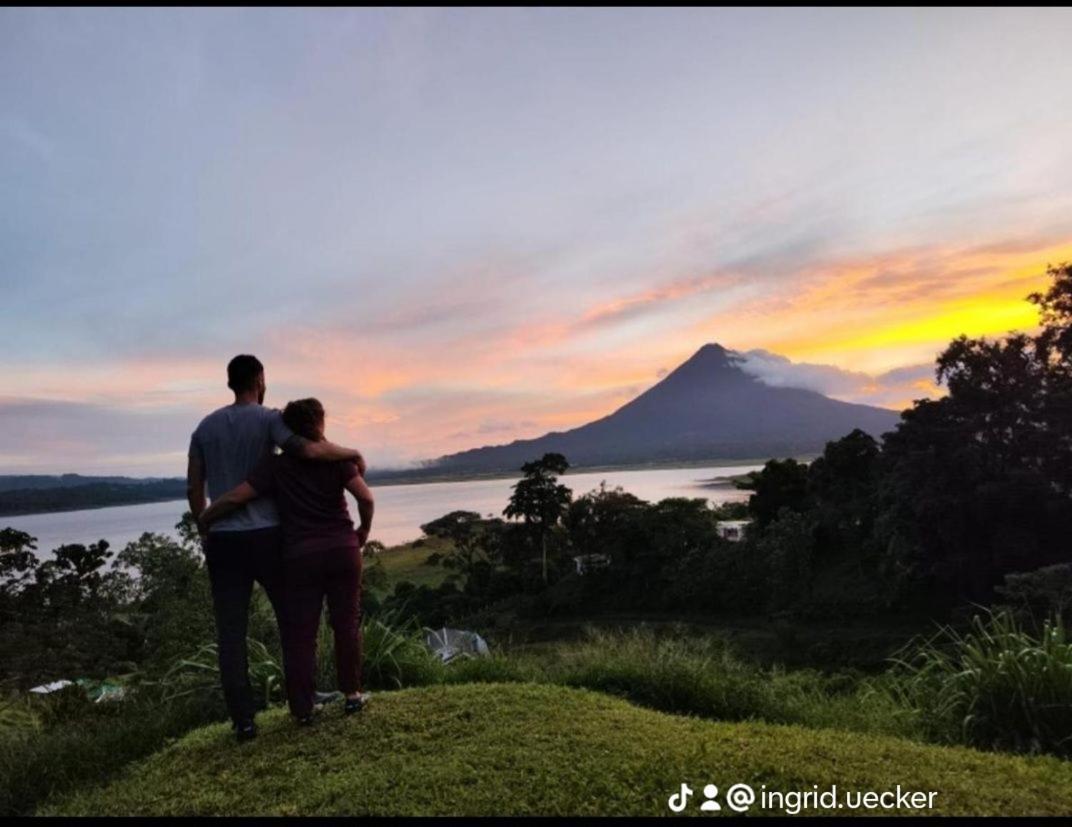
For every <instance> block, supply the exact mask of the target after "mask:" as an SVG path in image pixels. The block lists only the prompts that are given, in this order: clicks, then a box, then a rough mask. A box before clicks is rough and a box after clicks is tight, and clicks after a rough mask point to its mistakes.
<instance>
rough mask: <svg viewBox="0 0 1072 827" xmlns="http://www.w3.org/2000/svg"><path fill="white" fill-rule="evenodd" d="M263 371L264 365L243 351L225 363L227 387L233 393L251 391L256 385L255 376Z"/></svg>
mask: <svg viewBox="0 0 1072 827" xmlns="http://www.w3.org/2000/svg"><path fill="white" fill-rule="evenodd" d="M262 373H264V365H262V364H261V360H260V359H258V358H257V357H256V356H250V355H249V354H248V353H243V354H241V355H240V356H236V357H235V358H234V359H232V360H231V361H230V362H228V363H227V387H229V388H230V389H231V390H233V391H234V392H235V393H242V392H243V391H251V390H253V389H254V388H255V387H256V386H257V377H258V376H260V375H261V374H262Z"/></svg>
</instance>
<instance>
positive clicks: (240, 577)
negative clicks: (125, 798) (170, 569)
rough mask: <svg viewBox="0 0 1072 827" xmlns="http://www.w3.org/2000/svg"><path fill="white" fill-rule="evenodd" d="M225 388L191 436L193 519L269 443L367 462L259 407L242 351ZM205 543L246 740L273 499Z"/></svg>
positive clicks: (255, 376) (276, 559)
mask: <svg viewBox="0 0 1072 827" xmlns="http://www.w3.org/2000/svg"><path fill="white" fill-rule="evenodd" d="M227 386H228V387H229V388H230V389H231V390H232V391H233V392H234V403H232V404H231V405H227V406H225V407H223V408H220V409H219V410H217V411H214V412H213V413H211V414H209V415H208V416H206V417H205V418H204V419H203V420H201V423H200V424H199V425H198V426H197V429H196V430H195V431H194V433H193V436H192V437H191V439H190V452H189V465H188V466H187V471H186V493H187V499H188V500H189V503H190V511H191V512H192V513H193V516H194V519H195V520H198V519H199V518H200V517H201V513H202V512H203V511H204V510H205V506H206V503H205V486H206V483H207V485H208V495H209V496H210V497H211V498H212V499H216V498H217V497H220V496H222V495H223V494H224V493H226V492H227V491H229V490H231V489H232V488H234V487H235V486H236V485H238V484H239V483H241V482H243V481H244V480H245V479H246V477H248V476H249V474H250V472H251V471H252V470H253V468H254V467H255V466H256V465H257V464H258V463H259V462H260V460H262V459H263V458H264V457H266V456H269V455H270V454H271V453H272V452H273V446H279V447H280V448H282V449H283V450H284V451H285V452H287V453H290V454H294V455H295V456H300V457H303V458H305V459H314V460H324V461H328V462H334V461H338V460H349V461H352V462H354V463H356V464H357V468H358V472H359V473H360V474H361V475H362V476H364V473H365V460H364V458H363V457H362V456H361V453H360V452H359V451H355V450H352V449H349V448H342V447H340V446H338V445H335V444H333V443H331V442H327V441H323V442H314V441H312V440H309V439H305V438H304V437H301V436H297V435H295V434H294V432H293V431H291V430H290V428H288V427H287V426H286V425H285V424H284V423H283V419H282V416H281V415H280V413H279V411H277V410H274V409H271V408H266V407H264V405H263V402H264V394H265V391H266V389H267V385H266V384H265V380H264V365H262V364H261V362H260V360H258V359H257V358H256V357H255V356H249V355H245V354H243V355H240V356H236V357H235V358H234V359H232V360H231V361H230V363H229V364H228V365H227ZM204 548H205V558H206V560H207V562H208V573H209V581H210V583H211V585H212V603H213V609H214V610H215V614H216V637H217V642H218V645H219V664H220V682H221V683H222V684H223V694H224V699H225V700H226V702H227V711H228V713H229V714H230V716H231V720H232V722H233V724H234V729H235V735H236V736H237V738H238V740H240V741H247V740H250V739H252V738H254V737H255V736H256V734H257V730H256V726H255V725H254V722H253V716H254V707H253V692H252V688H251V687H250V683H249V665H248V652H247V650H246V630H247V628H248V624H249V603H250V597H251V595H252V593H253V583H254V581H257V582H258V583H260V584H261V587H262V588H263V589H264V590H265V592H266V593H267V595H268V599H269V600H270V601H271V603H272V608H273V609H274V610H275V612H276V617H277V620H278V618H279V613H280V607H281V603H280V594H279V591H280V586H281V571H282V533H281V530H280V527H279V515H278V514H277V513H276V508H275V503H274V502H273V501H272V500H271V499H270V498H267V497H261V498H260V499H257V500H254V501H252V502H250V503H249V504H248V505H246V506H245V507H244V508H242V509H240V510H238V511H236V512H235V513H233V514H230V515H229V516H227V517H225V518H223V519H221V520H219V521H218V522H216V523H214V524H213V525H212V526H211V528H210V530H209V533H208V535H207V536H206V537H205V538H204Z"/></svg>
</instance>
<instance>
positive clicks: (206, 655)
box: [144, 638, 286, 706]
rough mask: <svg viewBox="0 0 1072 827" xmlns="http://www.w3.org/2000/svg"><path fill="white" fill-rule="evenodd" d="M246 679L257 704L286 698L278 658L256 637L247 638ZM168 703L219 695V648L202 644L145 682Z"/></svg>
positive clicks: (220, 695) (220, 691) (281, 669)
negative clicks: (247, 678)
mask: <svg viewBox="0 0 1072 827" xmlns="http://www.w3.org/2000/svg"><path fill="white" fill-rule="evenodd" d="M246 645H247V649H248V652H249V680H250V684H251V686H252V687H253V692H254V695H255V697H256V698H257V701H258V703H259V704H261V705H264V706H270V705H272V704H277V703H281V702H282V701H284V700H285V699H286V690H285V684H284V682H283V667H282V666H281V665H280V660H279V658H278V657H276V655H275V654H274V653H273V652H272V651H271V650H270V649H269V648H268V646H267V645H266V644H264V643H262V642H261V641H259V640H254V639H252V638H247V640H246ZM144 685H145V686H147V687H153V688H155V689H157V690H158V691H159V695H160V698H161V700H163V701H164V702H167V703H170V702H172V701H176V700H179V699H185V698H190V697H199V698H204V697H207V696H215V697H218V698H222V697H223V689H222V685H221V683H220V667H219V647H218V646H217V645H216V644H215V643H206V644H204V645H202V646H201V647H200V648H198V650H197V651H196V652H194V653H193V654H192V655H190V656H189V657H186V658H180V659H179V660H177V661H176V662H175V663H174V664H173V665H172V666H171V668H169V669H168V670H167V672H165V673H164V676H163V677H162V678H161V679H160V680H159V681H152V682H146V683H145V684H144Z"/></svg>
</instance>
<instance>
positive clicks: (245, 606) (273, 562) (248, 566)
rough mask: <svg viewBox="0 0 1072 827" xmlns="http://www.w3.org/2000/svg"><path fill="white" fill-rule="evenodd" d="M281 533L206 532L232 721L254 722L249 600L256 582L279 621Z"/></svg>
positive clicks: (225, 690) (222, 676)
mask: <svg viewBox="0 0 1072 827" xmlns="http://www.w3.org/2000/svg"><path fill="white" fill-rule="evenodd" d="M282 555H283V535H282V532H281V530H280V529H279V527H278V526H277V527H274V528H262V529H258V530H256V531H215V532H210V533H209V535H208V540H207V542H206V543H205V558H206V560H207V562H208V575H209V581H210V582H211V584H212V604H213V608H214V609H215V612H216V640H217V643H218V645H219V658H220V682H221V683H222V684H223V697H224V700H225V701H226V702H227V711H228V713H229V714H230V716H231V720H232V721H234V722H235V723H236V724H237V723H245V722H248V721H251V720H253V713H254V711H255V710H254V702H253V689H252V687H251V686H250V683H249V653H248V651H247V649H246V633H247V630H248V628H249V602H250V597H251V596H252V594H253V583H254V581H256V582H258V583H260V584H261V587H262V588H263V589H264V591H265V593H266V594H267V595H268V599H269V601H271V604H272V608H273V609H274V610H275V615H276V619H277V622H278V621H279V619H280V609H281V608H282V607H281V605H280V593H281V589H282V583H283V569H282V563H283V556H282Z"/></svg>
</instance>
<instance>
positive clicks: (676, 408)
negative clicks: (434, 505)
mask: <svg viewBox="0 0 1072 827" xmlns="http://www.w3.org/2000/svg"><path fill="white" fill-rule="evenodd" d="M738 361H739V360H738V359H737V358H736V355H735V354H734V353H733V351H729V350H727V349H725V348H723V347H722V346H721V345H718V344H708V345H704V346H703V347H701V348H700V349H699V350H698V351H696V353H694V354H693V355H692V356H691V357H690V358H689V359H688V360H687V361H686V362H684V363H683V364H681V365H680V366H679V367H678V368H677V369H676V370H674V371H673V372H672V373H670V374H669V375H667V376H666V377H665V378H663V379H662V380H661V381H660V382H658V383H657V384H656V385H654V386H653V387H652V388H650V389H649V390H647V391H645V392H644V393H642V394H641V395H640V396H638V397H637V398H636V399H634V400H632V401H631V402H628V403H627V404H625V405H623V406H622V407H620V408H619V409H618V410H616V411H615V412H614V413H612V414H610V415H609V416H605V417H603V418H602V419H597V420H595V421H594V422H590V423H588V424H587V425H582V426H580V427H579V428H573V429H572V430H569V431H554V432H551V433H549V434H545V435H544V436H541V437H537V438H535V439H520V440H515V441H514V442H511V443H509V444H508V445H494V446H488V447H484V448H474V449H472V450H468V451H462V452H460V453H456V454H449V455H447V456H444V457H440V458H439V459H437V460H433V461H431V462H428V463H426V464H425V465H424V466H423V467H422V468H420V469H419V471H417V472H412V471H411V472H409V473H408V475H409V476H419V475H422V474H423V475H450V474H458V475H461V474H486V473H494V472H499V471H506V470H516V469H518V468H519V467H520V466H521V464H522V463H524V462H527V461H528V460H531V459H533V458H536V457H539V456H542V455H543V454H544V453H547V452H549V451H556V452H558V453H561V454H564V455H565V456H566V458H567V459H568V460H569V461H570V463H571V464H573V465H578V466H598V465H627V464H636V463H653V462H673V461H696V460H707V459H712V460H714V459H752V458H755V459H765V458H768V457H785V456H797V455H800V454H808V453H817V452H819V451H822V449H823V446H824V445H825V444H826V443H827V442H828V441H830V440H832V439H837V438H839V437H842V436H844V435H845V434H847V433H849V432H850V431H852V430H853V429H854V428H860V429H862V430H864V431H866V432H867V433H869V434H871V435H873V436H875V437H878V436H879V435H881V434H883V433H885V432H886V431H889V430H891V429H892V428H893V427H894V425H895V424H896V423H897V421H898V419H899V414H898V413H897V412H895V411H891V410H888V409H886V408H876V407H872V406H870V405H855V404H851V403H848V402H840V401H838V400H836V399H830V398H829V397H826V396H823V395H822V394H820V393H817V392H815V391H810V390H803V389H801V388H786V387H772V386H770V385H766V384H764V383H763V382H761V381H760V380H759V379H757V378H755V377H754V376H752V375H750V374H748V373H746V372H745V371H744V370H742V369H741V368H740V367H739V365H738Z"/></svg>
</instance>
